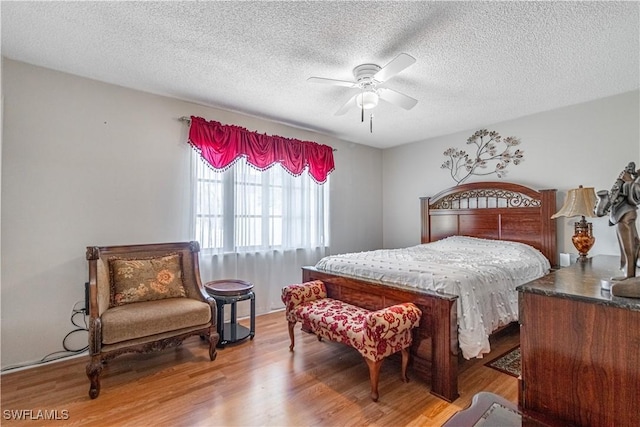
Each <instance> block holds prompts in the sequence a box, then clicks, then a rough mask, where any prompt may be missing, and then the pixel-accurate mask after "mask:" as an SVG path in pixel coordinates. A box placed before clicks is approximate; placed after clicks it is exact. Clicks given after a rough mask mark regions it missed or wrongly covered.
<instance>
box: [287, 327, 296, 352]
mask: <svg viewBox="0 0 640 427" xmlns="http://www.w3.org/2000/svg"><path fill="white" fill-rule="evenodd" d="M294 326H296V322H289V339H290V340H291V344H289V351H293V346H294V345H295V343H296V342H295V340H294V338H293V327H294Z"/></svg>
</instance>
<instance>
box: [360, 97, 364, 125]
mask: <svg viewBox="0 0 640 427" xmlns="http://www.w3.org/2000/svg"><path fill="white" fill-rule="evenodd" d="M360 96H362V107H361V109H362V113H361V115H360V121H361V122H362V123H364V91H362V94H361V95H360Z"/></svg>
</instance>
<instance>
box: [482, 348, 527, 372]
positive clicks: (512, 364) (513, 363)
mask: <svg viewBox="0 0 640 427" xmlns="http://www.w3.org/2000/svg"><path fill="white" fill-rule="evenodd" d="M486 366H488V367H490V368H493V369H495V370H496V371H500V372H502V373H505V374H508V375H511V376H512V377H516V378H517V377H519V376H520V346H518V347H515V348H512V349H511V350H509V351H507V352H506V353H504V354H502V355H500V356H498V357H496V358H495V359H493V360H491V361H489V362H487V363H486Z"/></svg>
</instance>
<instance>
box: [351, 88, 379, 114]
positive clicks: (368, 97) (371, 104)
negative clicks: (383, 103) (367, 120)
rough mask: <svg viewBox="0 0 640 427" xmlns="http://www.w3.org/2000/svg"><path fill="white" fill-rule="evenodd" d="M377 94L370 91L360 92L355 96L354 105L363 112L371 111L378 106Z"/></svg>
mask: <svg viewBox="0 0 640 427" xmlns="http://www.w3.org/2000/svg"><path fill="white" fill-rule="evenodd" d="M378 100H379V97H378V94H377V93H375V92H372V91H367V92H362V93H361V94H359V95H358V96H356V105H357V106H358V108H364V109H365V110H371V109H372V108H375V106H376V105H378Z"/></svg>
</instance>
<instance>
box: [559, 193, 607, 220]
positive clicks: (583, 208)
mask: <svg viewBox="0 0 640 427" xmlns="http://www.w3.org/2000/svg"><path fill="white" fill-rule="evenodd" d="M596 203H597V199H596V192H595V190H594V189H593V187H583V186H582V185H581V186H580V187H578V188H574V189H573V190H569V192H568V193H567V198H566V200H565V201H564V205H563V206H562V208H560V210H559V211H558V212H556V213H555V214H554V215H553V216H552V217H551V219H554V218H558V217H561V216H566V217H568V218H571V217H573V216H584V217H590V218H592V217H595V216H596V215H595V213H594V212H593V209H594V208H595V206H596Z"/></svg>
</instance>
